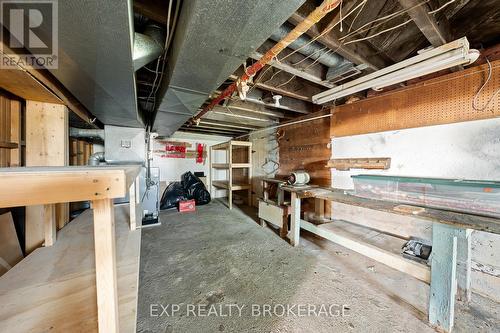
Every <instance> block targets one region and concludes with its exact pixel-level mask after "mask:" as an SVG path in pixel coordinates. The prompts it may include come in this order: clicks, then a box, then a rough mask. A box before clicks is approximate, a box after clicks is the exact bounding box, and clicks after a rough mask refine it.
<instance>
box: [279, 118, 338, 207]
mask: <svg viewBox="0 0 500 333" xmlns="http://www.w3.org/2000/svg"><path fill="white" fill-rule="evenodd" d="M329 113H330V110H324V111H319V112H314V113H312V114H309V115H307V116H304V117H300V118H296V119H294V121H298V120H303V119H308V118H314V117H318V116H323V115H328V114H329ZM277 137H278V145H279V163H280V166H279V169H278V172H277V177H287V176H289V175H290V173H292V172H293V171H296V170H305V171H307V172H308V173H309V175H310V176H311V182H310V183H311V184H314V185H320V186H328V187H330V186H331V185H332V178H331V172H330V169H329V168H326V164H327V162H328V160H329V159H330V156H331V150H330V117H324V118H320V119H315V120H311V121H307V122H303V123H299V124H294V125H289V126H284V127H281V128H280V129H279V131H278V133H277ZM302 210H303V211H307V212H312V211H314V201H313V200H304V202H303V205H302ZM325 213H326V215H327V216H328V215H329V214H330V204H327V205H326V206H325Z"/></svg>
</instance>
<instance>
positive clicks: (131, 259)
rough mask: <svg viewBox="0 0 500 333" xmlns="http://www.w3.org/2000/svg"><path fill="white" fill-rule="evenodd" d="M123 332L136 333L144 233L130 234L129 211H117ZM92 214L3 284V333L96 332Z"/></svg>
mask: <svg viewBox="0 0 500 333" xmlns="http://www.w3.org/2000/svg"><path fill="white" fill-rule="evenodd" d="M115 223H116V229H115V230H116V262H117V281H118V306H119V316H120V317H119V319H120V320H119V324H120V327H119V328H120V331H121V332H135V331H136V329H135V324H136V313H137V291H138V288H137V286H138V276H139V254H140V242H141V229H138V230H135V231H130V229H129V225H128V207H127V206H116V207H115ZM93 239H94V236H93V214H92V210H86V211H85V212H83V213H82V214H81V215H80V216H78V217H77V218H76V219H75V220H73V221H72V223H69V224H68V225H67V226H66V227H65V228H64V229H62V230H61V231H59V233H58V240H57V242H56V243H55V244H54V245H53V246H51V247H42V248H38V249H36V250H35V251H34V252H33V253H31V254H30V255H28V256H27V257H26V258H25V259H24V260H22V261H21V262H20V263H19V264H17V265H16V266H15V267H13V268H12V269H11V270H10V271H9V272H7V273H6V274H5V275H3V276H2V278H1V279H0V331H1V332H49V331H50V332H97V327H98V326H97V299H96V278H95V257H94V240H93Z"/></svg>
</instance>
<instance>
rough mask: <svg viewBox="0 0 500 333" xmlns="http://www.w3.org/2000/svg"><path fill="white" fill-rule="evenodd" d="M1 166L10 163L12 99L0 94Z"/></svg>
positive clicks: (6, 165)
mask: <svg viewBox="0 0 500 333" xmlns="http://www.w3.org/2000/svg"><path fill="white" fill-rule="evenodd" d="M0 142H1V143H2V146H3V147H0V166H1V167H8V166H9V165H10V149H11V148H10V147H8V146H9V145H10V143H11V141H10V99H8V98H7V97H5V96H2V95H0Z"/></svg>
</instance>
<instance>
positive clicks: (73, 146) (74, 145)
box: [69, 138, 78, 165]
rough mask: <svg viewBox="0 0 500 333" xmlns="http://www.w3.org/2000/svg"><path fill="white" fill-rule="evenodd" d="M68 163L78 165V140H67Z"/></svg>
mask: <svg viewBox="0 0 500 333" xmlns="http://www.w3.org/2000/svg"><path fill="white" fill-rule="evenodd" d="M69 143H70V144H69V165H78V140H77V139H73V138H70V140H69Z"/></svg>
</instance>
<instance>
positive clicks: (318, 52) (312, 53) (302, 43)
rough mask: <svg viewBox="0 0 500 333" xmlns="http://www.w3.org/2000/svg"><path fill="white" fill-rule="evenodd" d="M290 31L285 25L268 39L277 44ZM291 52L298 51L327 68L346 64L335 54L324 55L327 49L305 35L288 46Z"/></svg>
mask: <svg viewBox="0 0 500 333" xmlns="http://www.w3.org/2000/svg"><path fill="white" fill-rule="evenodd" d="M291 31H292V26H290V25H289V24H287V23H285V24H283V25H282V26H280V27H279V28H278V30H277V31H275V32H274V33H273V34H272V35H271V37H269V38H270V39H272V40H274V41H275V42H278V41H280V40H282V39H283V38H285V36H286V35H288V34H289V33H290V32H291ZM288 47H289V48H291V49H292V50H299V51H297V52H299V53H300V54H302V55H305V56H307V57H309V58H310V59H313V60H317V61H318V62H319V63H322V64H323V65H325V66H327V67H336V66H338V65H340V64H342V63H344V62H348V61H347V60H346V59H344V57H342V56H341V55H338V54H337V53H333V52H328V53H325V52H326V51H327V50H328V49H326V50H325V46H323V45H321V44H320V43H318V42H312V43H311V39H310V38H309V37H307V36H305V35H302V36H300V37H299V38H297V39H296V40H295V41H294V42H293V43H291V44H290V45H288Z"/></svg>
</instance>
